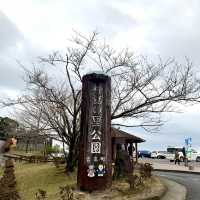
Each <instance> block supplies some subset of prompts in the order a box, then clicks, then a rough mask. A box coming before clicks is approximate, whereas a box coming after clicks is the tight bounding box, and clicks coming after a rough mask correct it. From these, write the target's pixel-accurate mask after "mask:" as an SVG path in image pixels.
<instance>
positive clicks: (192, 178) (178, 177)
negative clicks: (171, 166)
mask: <svg viewBox="0 0 200 200" xmlns="http://www.w3.org/2000/svg"><path fill="white" fill-rule="evenodd" d="M154 174H155V175H159V176H161V177H166V178H169V179H171V180H174V181H176V182H177V183H180V184H182V185H184V186H185V187H186V188H187V200H200V175H197V174H184V173H173V172H154Z"/></svg>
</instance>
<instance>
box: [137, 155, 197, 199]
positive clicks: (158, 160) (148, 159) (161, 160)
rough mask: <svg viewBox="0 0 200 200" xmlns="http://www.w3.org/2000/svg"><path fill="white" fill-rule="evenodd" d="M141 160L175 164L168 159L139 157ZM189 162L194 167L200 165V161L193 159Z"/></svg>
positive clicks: (182, 164)
mask: <svg viewBox="0 0 200 200" xmlns="http://www.w3.org/2000/svg"><path fill="white" fill-rule="evenodd" d="M139 161H142V162H149V163H159V164H170V165H174V162H170V161H169V160H167V159H152V158H139ZM189 164H191V165H193V166H194V167H200V162H196V161H191V162H189ZM180 165H181V166H184V163H183V162H181V163H180ZM199 200H200V199H199Z"/></svg>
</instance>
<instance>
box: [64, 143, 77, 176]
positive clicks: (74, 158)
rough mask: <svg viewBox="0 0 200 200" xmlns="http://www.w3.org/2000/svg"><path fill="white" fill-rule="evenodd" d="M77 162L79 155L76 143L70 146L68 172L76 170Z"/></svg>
mask: <svg viewBox="0 0 200 200" xmlns="http://www.w3.org/2000/svg"><path fill="white" fill-rule="evenodd" d="M76 164H77V155H76V150H75V144H71V145H70V146H69V153H68V156H67V165H66V172H67V173H71V172H74V170H75V167H76Z"/></svg>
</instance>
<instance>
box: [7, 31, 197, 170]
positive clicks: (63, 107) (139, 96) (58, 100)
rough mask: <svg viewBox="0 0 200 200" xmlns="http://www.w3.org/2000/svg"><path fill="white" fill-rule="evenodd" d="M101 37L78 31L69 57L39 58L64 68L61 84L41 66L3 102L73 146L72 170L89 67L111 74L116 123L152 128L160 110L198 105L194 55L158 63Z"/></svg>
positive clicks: (69, 165) (69, 158)
mask: <svg viewBox="0 0 200 200" xmlns="http://www.w3.org/2000/svg"><path fill="white" fill-rule="evenodd" d="M97 36H98V35H97V33H96V32H94V33H92V34H91V35H90V36H88V37H86V36H84V35H81V34H80V33H75V37H74V38H73V40H72V42H73V43H72V47H70V48H67V49H66V53H65V55H62V53H60V52H53V53H52V54H51V55H49V56H48V57H47V58H44V57H42V58H39V59H40V63H42V64H46V65H52V66H53V68H52V69H53V70H55V72H56V71H57V70H58V68H59V66H65V78H64V80H63V81H61V80H60V82H59V84H55V82H54V81H52V79H51V77H50V75H49V73H48V71H45V70H44V69H42V67H41V65H38V66H37V67H34V68H33V69H32V70H27V69H25V73H26V79H25V81H26V83H27V89H28V93H27V94H26V95H24V96H21V97H20V98H19V99H18V100H17V101H9V102H8V101H7V102H5V101H4V102H3V105H4V106H8V105H9V106H10V105H14V104H21V105H22V110H23V112H26V113H27V115H26V116H27V118H26V119H25V120H24V121H26V123H27V124H28V123H29V124H30V123H31V124H32V126H35V127H37V128H38V127H40V128H39V129H43V130H45V129H46V128H52V129H53V130H54V131H55V132H56V133H57V134H58V135H59V136H60V138H61V139H62V141H63V142H64V143H66V144H67V145H68V146H69V154H68V155H67V156H66V159H67V170H68V171H70V172H71V171H73V169H74V166H75V163H76V160H77V153H78V149H77V144H78V140H79V134H80V129H79V128H80V107H81V102H80V99H81V81H82V77H83V75H84V74H85V73H86V72H87V71H89V70H92V69H95V70H101V71H102V72H104V73H107V74H109V75H110V76H111V78H112V102H111V103H112V115H111V118H112V123H113V125H120V126H127V127H143V128H144V129H145V130H152V129H153V128H156V127H159V126H160V125H162V121H161V120H160V115H161V113H163V112H172V111H175V106H174V105H175V104H174V103H181V104H184V103H196V102H199V98H200V79H199V78H198V77H197V76H196V74H197V73H196V71H195V68H194V66H193V65H192V63H191V62H190V61H189V59H186V63H185V65H180V64H178V63H177V62H176V61H175V60H173V59H169V60H167V61H166V62H163V61H162V60H161V59H159V61H158V63H157V64H155V63H153V62H149V61H148V59H147V58H145V57H141V56H135V54H134V53H132V52H131V51H130V50H129V49H122V50H120V51H118V50H116V49H113V48H112V47H111V46H109V45H108V44H106V43H105V42H101V41H100V40H98V37H97ZM130 121H132V123H130ZM127 122H128V123H127ZM38 123H39V124H38Z"/></svg>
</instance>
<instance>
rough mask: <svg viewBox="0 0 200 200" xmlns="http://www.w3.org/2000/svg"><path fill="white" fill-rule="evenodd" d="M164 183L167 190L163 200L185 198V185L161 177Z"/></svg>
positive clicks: (183, 199)
mask: <svg viewBox="0 0 200 200" xmlns="http://www.w3.org/2000/svg"><path fill="white" fill-rule="evenodd" d="M160 179H161V181H162V182H163V184H164V185H165V186H166V187H167V192H166V193H165V195H164V196H163V197H162V198H161V200H185V199H186V194H187V190H186V188H185V187H184V186H183V185H180V184H178V183H176V182H174V181H171V180H169V179H166V178H160Z"/></svg>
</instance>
